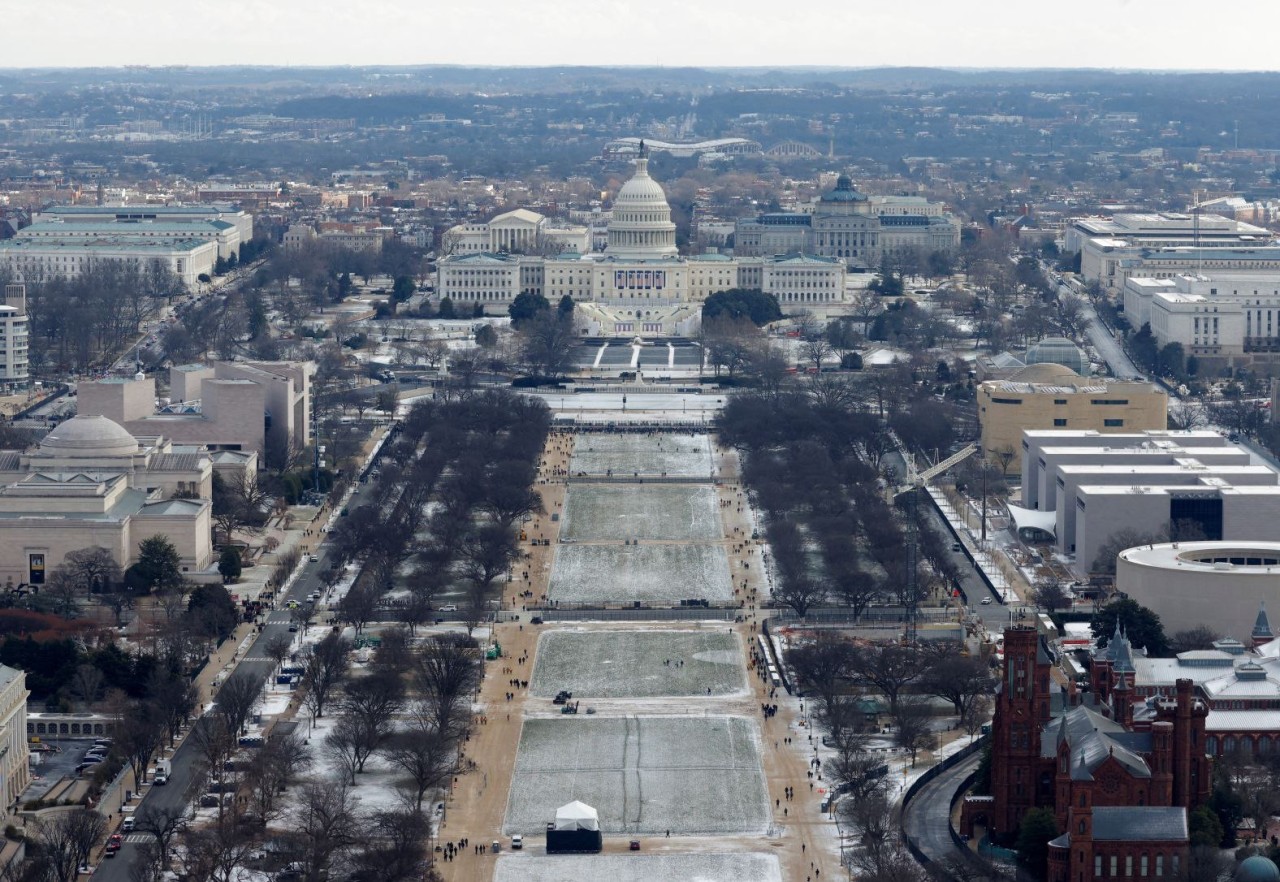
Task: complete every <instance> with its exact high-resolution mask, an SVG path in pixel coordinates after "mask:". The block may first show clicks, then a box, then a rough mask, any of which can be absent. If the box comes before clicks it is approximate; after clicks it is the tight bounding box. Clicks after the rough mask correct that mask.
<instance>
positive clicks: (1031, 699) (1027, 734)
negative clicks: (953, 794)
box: [991, 626, 1050, 835]
mask: <svg viewBox="0 0 1280 882" xmlns="http://www.w3.org/2000/svg"><path fill="white" fill-rule="evenodd" d="M1049 666H1050V662H1049V657H1048V654H1047V653H1045V652H1044V651H1043V650H1042V649H1041V646H1040V635H1039V634H1038V633H1037V632H1036V630H1035V628H1029V627H1026V626H1018V627H1013V628H1008V629H1006V630H1005V632H1004V676H1003V678H1002V680H1001V683H1000V692H999V695H997V696H996V711H995V719H994V720H993V723H992V755H993V756H998V757H1001V759H1002V761H1001V762H999V763H993V764H992V768H991V792H992V795H993V796H994V797H995V805H994V809H993V818H992V826H993V828H994V832H995V833H997V834H1000V835H1008V834H1011V833H1013V832H1014V831H1016V830H1017V828H1018V825H1019V824H1020V823H1021V821H1022V815H1023V814H1024V813H1025V812H1026V811H1027V810H1028V809H1030V808H1033V807H1034V806H1035V804H1036V802H1035V797H1036V789H1037V782H1038V778H1039V768H1040V730H1041V729H1042V728H1043V727H1044V725H1045V724H1047V723H1048V722H1049Z"/></svg>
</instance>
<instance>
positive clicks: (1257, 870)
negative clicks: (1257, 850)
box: [1233, 854, 1280, 882]
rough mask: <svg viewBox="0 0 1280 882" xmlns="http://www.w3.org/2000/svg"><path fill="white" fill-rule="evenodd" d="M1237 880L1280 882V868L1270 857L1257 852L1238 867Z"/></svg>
mask: <svg viewBox="0 0 1280 882" xmlns="http://www.w3.org/2000/svg"><path fill="white" fill-rule="evenodd" d="M1233 878H1234V879H1235V882H1280V869H1278V868H1277V867H1276V865H1275V862H1274V861H1272V860H1271V859H1270V858H1268V857H1264V856H1262V855H1260V854H1255V855H1254V856H1253V857H1247V858H1245V859H1244V860H1242V861H1241V862H1240V866H1238V867H1236V873H1235V876H1234V877H1233Z"/></svg>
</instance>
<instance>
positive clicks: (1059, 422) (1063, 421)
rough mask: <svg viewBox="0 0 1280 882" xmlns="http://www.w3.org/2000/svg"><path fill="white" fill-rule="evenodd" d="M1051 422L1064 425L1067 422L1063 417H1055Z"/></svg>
mask: <svg viewBox="0 0 1280 882" xmlns="http://www.w3.org/2000/svg"><path fill="white" fill-rule="evenodd" d="M1053 424H1054V425H1055V426H1065V425H1066V424H1067V421H1066V420H1065V419H1057V420H1054V421H1053Z"/></svg>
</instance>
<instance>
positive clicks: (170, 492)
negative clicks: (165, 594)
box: [0, 416, 213, 586]
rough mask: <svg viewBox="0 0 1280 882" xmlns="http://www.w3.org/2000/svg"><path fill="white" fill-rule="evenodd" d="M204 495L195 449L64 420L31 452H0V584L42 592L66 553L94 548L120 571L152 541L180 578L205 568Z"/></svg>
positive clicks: (208, 559) (99, 422) (98, 421)
mask: <svg viewBox="0 0 1280 882" xmlns="http://www.w3.org/2000/svg"><path fill="white" fill-rule="evenodd" d="M212 487H213V464H212V462H211V461H210V459H209V455H208V453H207V452H206V451H204V450H203V449H202V448H182V447H174V446H173V444H172V443H171V442H169V441H168V440H167V439H165V438H157V437H148V438H135V437H134V436H132V435H130V434H129V433H128V432H127V431H126V430H125V429H124V427H123V426H121V425H120V424H118V423H114V422H112V421H111V420H109V419H106V418H105V417H101V416H77V417H74V418H72V419H70V420H67V421H66V422H65V423H63V424H62V425H60V426H58V427H57V428H55V429H53V430H52V431H51V432H49V434H48V435H46V436H45V438H44V440H43V441H41V442H40V445H39V447H38V448H37V449H36V450H34V451H30V452H21V451H12V450H11V451H0V584H12V585H14V586H16V585H21V584H33V585H40V584H43V583H44V581H45V579H46V577H47V575H48V574H49V573H51V572H52V571H53V570H54V569H55V568H56V567H57V566H58V565H59V564H61V563H62V561H63V559H64V558H65V557H66V556H67V555H68V554H70V553H71V552H73V551H78V550H80V549H83V548H90V547H93V546H101V547H103V548H105V549H107V550H108V551H110V552H111V555H112V557H114V558H115V560H116V562H117V563H118V564H119V565H120V567H121V569H124V568H125V567H128V566H129V565H130V564H132V563H134V562H135V561H136V560H137V558H138V545H139V544H140V543H141V542H142V541H143V540H144V539H148V538H150V537H152V536H160V535H163V536H167V537H168V538H169V540H170V541H171V542H173V545H174V547H175V548H176V549H177V552H178V556H179V558H180V561H181V563H180V566H181V567H182V570H183V572H186V573H189V574H192V575H194V574H195V573H197V572H200V571H203V570H206V569H208V568H209V567H210V566H211V565H212V563H213V543H212V510H211V509H212V503H211V502H210V497H211V494H212ZM188 497H189V498H188Z"/></svg>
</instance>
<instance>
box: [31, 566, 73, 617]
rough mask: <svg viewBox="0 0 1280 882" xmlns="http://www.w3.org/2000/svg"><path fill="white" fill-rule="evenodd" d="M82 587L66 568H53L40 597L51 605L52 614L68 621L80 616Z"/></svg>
mask: <svg viewBox="0 0 1280 882" xmlns="http://www.w3.org/2000/svg"><path fill="white" fill-rule="evenodd" d="M80 593H81V591H80V586H79V584H77V582H76V580H75V579H74V578H72V576H71V574H70V573H68V572H67V569H66V567H65V566H57V567H54V568H53V572H51V573H50V574H49V578H48V580H47V581H46V582H45V584H44V588H43V589H42V590H41V592H40V595H41V596H42V597H44V598H45V600H46V601H47V602H48V604H49V610H50V612H52V613H54V614H55V615H59V616H62V617H63V618H66V619H74V618H76V617H77V616H79V615H80V612H81V610H80Z"/></svg>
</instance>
